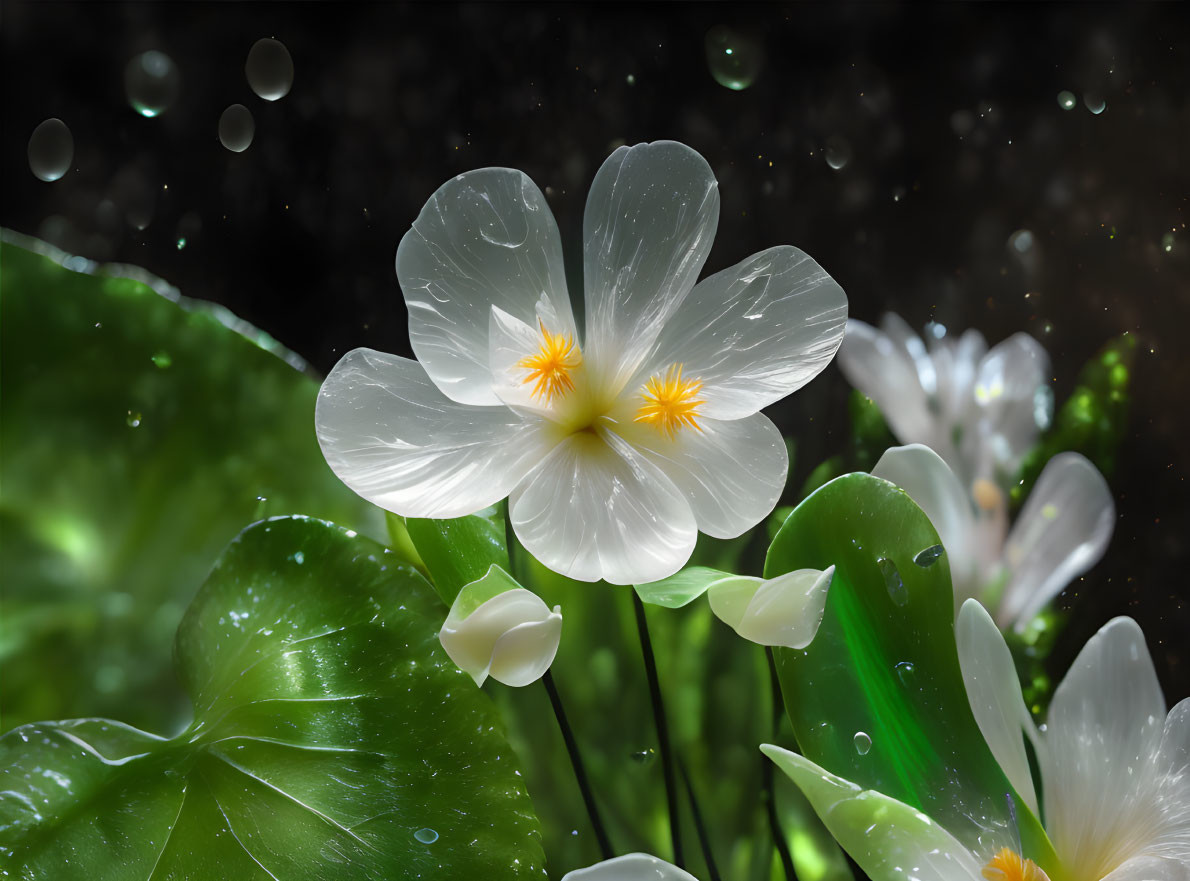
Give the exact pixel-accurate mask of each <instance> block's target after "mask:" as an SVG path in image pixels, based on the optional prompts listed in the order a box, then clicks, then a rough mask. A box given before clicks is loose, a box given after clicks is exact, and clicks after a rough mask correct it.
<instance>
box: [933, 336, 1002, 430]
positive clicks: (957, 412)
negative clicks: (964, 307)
mask: <svg viewBox="0 0 1190 881" xmlns="http://www.w3.org/2000/svg"><path fill="white" fill-rule="evenodd" d="M929 350H930V358H931V360H932V361H933V362H934V375H935V376H936V378H937V383H938V392H937V395H938V404H939V409H940V410H941V411H942V414H943V416H944V417H945V418H946V419H947V420H949V421H950V422H952V423H954V424H962V422H963V421H964V416H965V414H966V413H967V412H968V411H969V410H970V409H971V407H972V400H973V395H972V389H973V388H974V386H975V376H976V373H977V372H978V368H979V362H980V360H981V359H982V358H983V356H984V355H985V354H986V353H987V350H988V346H987V343H986V342H985V341H984V338H983V334H981V333H980V332H979V331H977V330H966V331H964V332H963V335H962V336H961V337H959V339H958V341H957V342H956V341H954V340H951V339H942V340H931V341H930V346H929Z"/></svg>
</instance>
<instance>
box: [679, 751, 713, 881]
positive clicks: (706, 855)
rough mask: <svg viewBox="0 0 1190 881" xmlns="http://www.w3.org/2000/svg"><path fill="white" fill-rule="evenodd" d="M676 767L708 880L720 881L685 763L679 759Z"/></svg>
mask: <svg viewBox="0 0 1190 881" xmlns="http://www.w3.org/2000/svg"><path fill="white" fill-rule="evenodd" d="M678 768H679V769H680V770H681V772H682V782H683V783H685V784H686V796H687V797H688V798H689V800H690V813H691V814H693V815H694V829H695V831H696V832H698V843H699V845H700V846H701V847H702V858H703V860H705V861H706V864H707V872H708V873H709V874H710V881H722V876H721V875H720V874H719V867H718V866H716V865H715V854H714V853H713V852H712V851H711V839H710V838H709V837H708V836H707V827H706V825H705V824H704V823H703V821H702V811H700V810H699V809H698V799H697V798H696V797H695V795H694V785H693V784H692V783H691V782H690V774H689V773H688V772H687V771H686V763H685V762H683V761H681V760H680V759H679V761H678Z"/></svg>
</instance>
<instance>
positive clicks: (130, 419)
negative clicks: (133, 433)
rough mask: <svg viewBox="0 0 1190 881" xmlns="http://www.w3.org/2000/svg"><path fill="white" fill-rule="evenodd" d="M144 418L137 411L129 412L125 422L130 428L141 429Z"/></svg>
mask: <svg viewBox="0 0 1190 881" xmlns="http://www.w3.org/2000/svg"><path fill="white" fill-rule="evenodd" d="M143 418H144V417H143V416H141V414H140V413H138V412H137V411H136V410H129V411H128V416H127V417H126V418H125V419H124V422H125V423H127V425H128V427H129V428H139V427H140V423H141V419H143Z"/></svg>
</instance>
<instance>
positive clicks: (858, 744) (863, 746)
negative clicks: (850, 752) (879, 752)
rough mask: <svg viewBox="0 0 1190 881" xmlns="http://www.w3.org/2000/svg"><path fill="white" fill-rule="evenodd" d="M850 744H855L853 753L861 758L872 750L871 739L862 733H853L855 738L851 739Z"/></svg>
mask: <svg viewBox="0 0 1190 881" xmlns="http://www.w3.org/2000/svg"><path fill="white" fill-rule="evenodd" d="M851 742H852V743H854V744H855V751H856V752H857V753H859V754H860V755H861V756H866V755H867V754H868V750H870V749H871V748H872V738H870V737H869V736H868V735H867V734H866V733H865V732H863V731H857V732H855V737H853V738H851Z"/></svg>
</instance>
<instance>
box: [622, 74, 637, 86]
mask: <svg viewBox="0 0 1190 881" xmlns="http://www.w3.org/2000/svg"><path fill="white" fill-rule="evenodd" d="M624 79H625V82H627V83H628V85H630V86H635V85H636V75H635V74H631V73H630V74H628V76H626V77H625V78H624Z"/></svg>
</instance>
